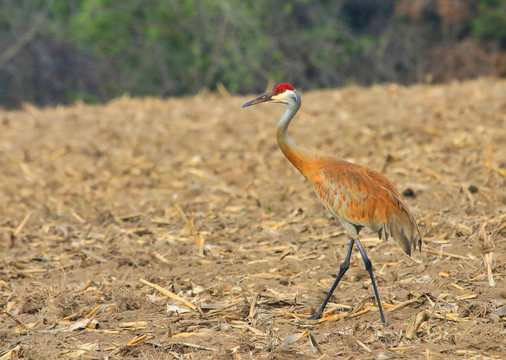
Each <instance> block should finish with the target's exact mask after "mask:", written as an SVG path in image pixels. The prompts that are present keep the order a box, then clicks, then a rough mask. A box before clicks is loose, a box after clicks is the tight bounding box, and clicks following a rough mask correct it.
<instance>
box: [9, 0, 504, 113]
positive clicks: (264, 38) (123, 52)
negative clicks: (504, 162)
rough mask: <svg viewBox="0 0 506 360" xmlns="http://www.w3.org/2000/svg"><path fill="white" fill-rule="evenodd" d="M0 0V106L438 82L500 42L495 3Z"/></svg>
mask: <svg viewBox="0 0 506 360" xmlns="http://www.w3.org/2000/svg"><path fill="white" fill-rule="evenodd" d="M1 1H2V11H1V12H0V54H2V53H3V55H0V105H3V106H16V105H18V104H20V103H21V102H23V101H29V102H34V103H37V104H41V105H44V104H54V103H69V102H73V101H75V100H84V101H107V100H108V99H111V98H113V97H117V96H121V95H122V94H124V93H128V94H131V95H133V96H146V95H152V96H179V95H185V94H195V93H196V92H198V91H199V90H200V89H202V88H208V89H210V90H215V89H216V88H217V86H218V85H219V84H222V85H224V86H225V88H227V89H228V90H229V91H230V92H233V93H246V92H258V91H262V90H264V89H265V86H266V85H267V84H268V83H273V82H277V81H289V82H291V83H294V84H295V85H296V86H297V87H298V88H301V89H311V88H321V87H336V86H342V85H345V84H349V83H359V84H364V85H368V84H373V83H380V82H385V81H388V82H400V83H404V84H408V83H413V82H419V81H425V80H426V79H427V76H430V78H431V79H433V80H434V81H447V80H449V79H450V78H452V77H457V78H465V77H475V76H479V75H483V74H487V73H490V72H491V71H492V70H493V64H492V59H494V58H495V57H494V56H496V55H497V53H498V52H501V51H504V49H501V46H504V43H505V42H506V40H505V38H506V25H505V22H506V15H505V14H506V11H505V9H504V4H503V2H502V1H499V0H481V1H478V2H473V1H470V0H458V1H456V2H452V4H454V5H455V6H457V10H459V11H454V9H448V8H445V7H444V6H443V5H442V4H444V3H445V2H440V1H436V0H427V1H425V2H424V5H423V6H419V5H420V4H421V3H420V2H410V1H405V0H397V1H395V0H385V1H354V0H353V1H352V0H325V1H324V0H322V1H316V2H315V1H308V0H294V1H268V0H257V1H241V0H214V1H198V0H177V1H176V0H171V1H165V0H150V1H146V0H125V1H113V0H67V1H64V0H49V1H43V0H20V1H8V0H1ZM415 3H416V4H418V5H416V4H415ZM415 5H416V6H415ZM465 41H468V42H467V43H466V46H465V47H461V46H459V44H461V43H463V42H465ZM464 48H465V50H464ZM1 50H3V51H1ZM456 63H457V64H464V65H461V66H457V67H456V66H455V64H456Z"/></svg>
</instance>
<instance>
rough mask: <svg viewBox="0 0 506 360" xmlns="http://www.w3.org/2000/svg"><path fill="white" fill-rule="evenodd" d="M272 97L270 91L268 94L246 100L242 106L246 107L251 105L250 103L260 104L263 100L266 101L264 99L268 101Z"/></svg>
mask: <svg viewBox="0 0 506 360" xmlns="http://www.w3.org/2000/svg"><path fill="white" fill-rule="evenodd" d="M271 98H272V93H269V94H265V95H262V96H259V97H257V98H256V99H253V100H251V101H248V102H247V103H246V104H244V105H243V106H242V107H243V108H244V107H247V106H251V105H256V104H260V103H263V102H266V101H269V100H271Z"/></svg>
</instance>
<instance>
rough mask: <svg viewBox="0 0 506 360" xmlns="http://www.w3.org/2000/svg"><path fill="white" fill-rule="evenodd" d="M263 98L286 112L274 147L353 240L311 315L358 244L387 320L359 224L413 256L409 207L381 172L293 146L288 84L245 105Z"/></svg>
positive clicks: (414, 232) (295, 105)
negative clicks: (304, 179)
mask: <svg viewBox="0 0 506 360" xmlns="http://www.w3.org/2000/svg"><path fill="white" fill-rule="evenodd" d="M266 101H272V102H276V103H283V104H285V105H286V111H285V113H284V115H283V116H282V117H281V119H280V120H279V122H278V126H277V139H278V145H279V147H280V149H281V151H282V152H283V154H284V155H285V156H286V158H287V159H288V160H289V161H290V162H291V163H292V164H293V165H294V166H295V167H296V168H297V169H298V170H299V171H300V172H301V173H302V175H304V177H305V178H306V179H307V180H308V181H309V182H310V183H311V184H313V186H314V188H315V190H316V194H317V195H318V197H319V198H320V200H321V201H322V202H323V204H324V205H325V207H326V208H327V210H328V211H330V213H331V214H332V215H333V216H334V217H335V218H336V219H337V220H339V222H340V223H341V225H342V226H343V228H344V229H345V230H346V232H347V233H348V234H349V236H350V238H351V241H350V245H349V247H348V252H347V254H346V258H345V259H344V262H343V263H342V264H341V265H340V267H339V273H338V275H337V277H336V279H335V281H334V283H333V284H332V287H331V288H330V290H329V292H328V293H327V296H326V297H325V300H324V301H323V303H322V305H321V306H320V308H319V309H318V311H317V312H316V313H315V314H314V315H313V316H311V317H309V319H311V320H317V319H320V318H321V317H322V315H323V310H324V309H325V306H326V305H327V303H328V301H329V299H330V297H331V296H332V293H333V292H334V290H335V288H336V287H337V284H339V281H340V280H341V278H342V277H343V275H344V274H345V273H346V271H347V270H348V268H349V266H350V258H351V252H352V250H353V245H354V244H356V245H357V247H358V250H359V251H360V254H361V255H362V259H363V260H364V265H365V269H366V271H367V272H368V273H369V276H370V277H371V283H372V287H373V289H374V295H375V296H376V300H377V302H378V308H379V312H380V316H381V321H382V322H383V324H386V321H385V315H384V314H383V308H382V306H381V301H380V297H379V294H378V288H377V287H376V282H375V280H374V275H373V271H372V264H371V261H370V260H369V258H368V257H367V254H366V252H365V249H364V247H363V246H362V244H361V242H360V240H359V239H358V234H359V232H360V230H361V229H362V228H363V227H367V228H369V229H371V230H373V231H375V232H377V233H378V236H379V238H380V239H385V240H387V239H388V237H389V236H392V237H393V238H394V240H395V241H396V242H397V244H398V245H399V246H400V247H401V248H402V249H403V250H404V252H406V254H408V255H411V248H412V247H413V249H416V247H417V244H418V247H419V248H421V246H422V238H421V236H420V230H419V229H418V225H417V224H416V221H415V219H414V218H413V215H411V212H410V211H409V209H408V207H407V205H406V204H405V203H404V202H402V200H401V198H400V195H399V193H398V192H397V190H396V189H395V187H394V185H393V184H392V183H391V182H390V181H389V180H388V179H387V178H386V177H385V176H383V175H381V174H380V173H378V172H376V171H374V170H371V169H369V168H367V167H364V166H361V165H357V164H353V163H350V162H347V161H343V160H339V159H336V158H334V157H330V156H323V155H319V154H316V153H314V152H312V151H310V150H306V149H303V148H301V147H299V146H298V145H296V144H295V143H294V142H293V140H292V139H291V138H290V137H289V136H288V125H289V124H290V121H291V120H292V118H293V117H294V116H295V114H296V113H297V111H298V110H299V108H300V105H301V98H300V95H299V93H298V92H297V91H296V90H295V89H294V87H293V86H292V85H290V84H280V85H278V86H276V87H274V90H272V91H271V92H269V93H267V94H265V95H262V96H260V97H258V98H256V99H254V100H251V101H249V102H247V103H245V104H244V105H243V107H247V106H251V105H256V104H260V103H263V102H266Z"/></svg>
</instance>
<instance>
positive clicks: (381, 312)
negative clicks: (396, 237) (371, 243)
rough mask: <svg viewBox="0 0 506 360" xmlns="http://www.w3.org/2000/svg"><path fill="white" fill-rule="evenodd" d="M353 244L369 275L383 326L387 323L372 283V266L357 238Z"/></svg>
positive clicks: (376, 289) (373, 282)
mask: <svg viewBox="0 0 506 360" xmlns="http://www.w3.org/2000/svg"><path fill="white" fill-rule="evenodd" d="M355 243H356V244H357V247H358V250H359V251H360V255H362V259H363V260H364V265H365V269H366V270H367V272H368V273H369V276H370V277H371V282H372V288H373V289H374V295H375V296H376V301H377V302H378V308H379V312H380V316H381V322H382V323H383V324H385V325H387V322H386V321H385V315H383V308H382V307H381V301H380V297H379V294H378V288H377V287H376V281H374V275H373V274H372V264H371V260H369V258H368V257H367V254H366V253H365V249H364V247H363V246H362V243H361V242H360V240H359V239H358V238H356V239H355Z"/></svg>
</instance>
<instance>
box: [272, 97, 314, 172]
mask: <svg viewBox="0 0 506 360" xmlns="http://www.w3.org/2000/svg"><path fill="white" fill-rule="evenodd" d="M300 105H301V101H300V97H299V98H298V101H297V102H290V103H289V104H287V106H286V111H285V113H284V114H283V116H282V117H281V119H280V120H279V122H278V127H277V139H278V145H279V148H280V149H281V151H282V152H283V154H284V155H285V156H286V158H287V159H288V160H289V161H290V162H291V163H292V164H293V165H294V166H295V167H296V168H297V169H298V170H299V171H300V172H301V173H302V174H303V175H304V176H306V177H307V175H308V171H309V170H310V169H309V165H310V162H311V161H312V160H314V159H316V158H317V155H316V153H314V152H312V151H310V150H306V149H304V148H301V147H299V146H298V145H297V144H295V142H294V141H293V140H292V139H291V138H290V136H288V125H289V124H290V121H291V120H292V119H293V117H294V116H295V114H296V113H297V111H298V110H299V108H300Z"/></svg>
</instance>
